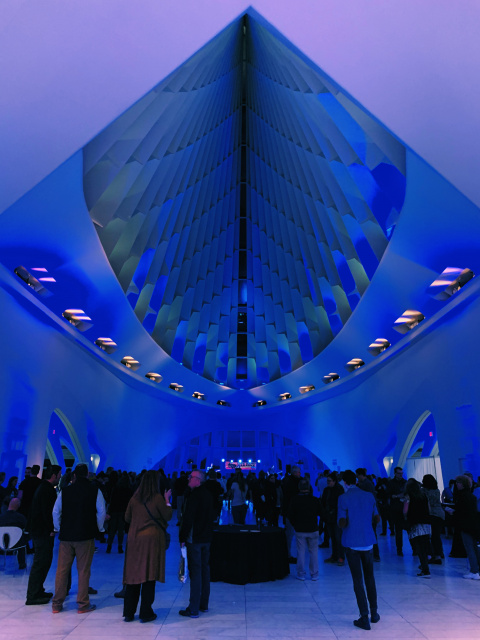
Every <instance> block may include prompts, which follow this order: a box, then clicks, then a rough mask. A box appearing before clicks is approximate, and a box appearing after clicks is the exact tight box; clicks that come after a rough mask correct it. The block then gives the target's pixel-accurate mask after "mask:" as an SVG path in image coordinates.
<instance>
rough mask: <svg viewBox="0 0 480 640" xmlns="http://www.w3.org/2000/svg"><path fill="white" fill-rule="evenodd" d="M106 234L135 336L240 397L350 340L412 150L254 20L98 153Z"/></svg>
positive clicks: (98, 145) (133, 111)
mask: <svg viewBox="0 0 480 640" xmlns="http://www.w3.org/2000/svg"><path fill="white" fill-rule="evenodd" d="M84 193H85V198H86V202H87V205H88V208H89V211H90V215H91V217H92V220H93V221H94V222H95V224H96V228H97V231H98V234H99V237H100V240H101V242H102V245H103V247H104V250H105V252H106V254H107V256H108V259H109V261H110V264H111V266H112V268H113V270H114V272H115V274H116V275H117V277H118V280H119V282H120V284H121V286H122V288H123V289H124V291H125V294H126V296H127V298H128V300H129V301H130V303H131V305H132V307H133V308H134V310H135V313H136V315H137V317H138V319H139V321H140V322H141V323H142V324H143V326H144V327H145V329H146V330H147V331H148V332H149V333H150V334H151V335H152V337H153V338H154V339H155V340H156V342H157V343H158V344H159V345H160V346H161V347H162V348H163V349H164V350H165V351H166V352H167V353H169V354H170V355H171V356H172V357H173V358H174V359H176V360H177V361H179V362H181V363H183V364H184V365H185V366H186V367H188V368H190V369H191V370H193V371H194V372H196V373H199V374H201V375H203V376H205V377H207V378H209V379H211V380H215V381H217V382H220V383H222V384H225V385H228V386H230V387H234V388H251V387H254V386H257V385H259V384H261V383H266V382H269V381H272V380H275V379H277V378H279V377H281V376H282V375H285V374H287V373H289V372H290V371H292V370H294V369H297V368H299V367H300V366H302V365H303V364H305V363H306V362H308V361H310V360H311V359H312V358H314V357H315V356H316V355H318V354H319V353H320V352H321V351H322V350H323V349H324V348H325V347H326V346H327V345H328V344H329V343H330V342H331V340H332V339H333V338H334V337H335V335H336V334H338V332H339V331H340V330H341V329H342V327H343V326H344V324H345V322H346V321H347V320H348V318H349V317H350V315H351V313H352V311H353V309H354V308H355V307H356V305H357V303H358V301H359V299H360V297H361V296H362V294H363V293H364V291H365V289H366V288H367V286H368V284H369V282H370V280H371V278H372V276H373V274H374V272H375V269H376V268H377V266H378V264H379V261H380V260H381V258H382V255H383V253H384V251H385V248H386V246H387V243H388V238H389V237H390V235H391V233H392V231H393V228H394V226H395V223H396V220H397V217H398V214H399V212H400V209H401V207H402V205H403V200H404V196H405V149H404V147H403V146H402V145H401V144H400V143H399V142H398V141H397V140H396V139H395V138H394V137H393V136H392V135H391V134H390V133H389V132H388V131H386V130H385V129H384V128H383V127H382V126H381V125H379V124H378V123H377V122H376V121H374V120H373V119H372V118H371V117H370V116H369V115H368V114H367V113H365V112H364V111H363V110H362V109H361V108H360V107H359V106H358V105H356V104H354V103H353V101H352V100H351V99H350V98H349V97H347V96H346V95H345V94H344V93H343V92H342V91H340V90H339V89H338V88H336V87H335V86H334V85H333V84H332V82H331V81H330V80H329V79H328V78H326V77H324V76H323V74H322V73H321V72H320V71H319V70H318V68H316V67H315V65H313V63H312V64H310V63H309V62H308V60H306V59H305V58H304V57H303V56H302V55H301V54H300V53H299V52H298V51H296V50H295V49H294V47H293V46H290V45H289V43H288V42H286V41H284V40H283V39H281V38H279V37H277V35H276V34H275V33H274V31H273V30H269V29H268V25H263V24H262V25H260V24H259V22H257V21H255V20H254V19H253V18H252V17H251V16H244V17H243V18H240V19H239V20H238V21H237V22H235V23H234V24H232V25H230V26H229V27H228V28H227V29H225V30H224V31H223V32H222V33H220V34H219V35H218V36H217V37H216V38H215V39H214V40H212V41H211V42H210V43H208V44H207V45H206V46H205V47H203V48H202V49H201V50H200V51H199V52H198V53H197V54H195V55H194V56H193V57H192V58H191V59H190V60H188V61H187V62H186V63H185V64H184V65H183V66H182V67H180V68H179V69H178V70H177V71H176V72H174V73H173V74H172V75H171V76H169V77H168V78H166V79H165V80H164V81H162V82H161V83H160V84H159V85H158V86H157V87H155V88H154V89H153V90H152V91H151V92H150V93H148V94H147V95H146V96H144V97H143V98H142V99H141V100H140V101H139V102H137V103H136V104H135V105H134V106H133V107H131V108H130V109H129V110H128V111H126V112H125V113H124V114H123V115H122V116H120V117H119V118H118V119H117V120H116V121H115V122H113V123H112V124H111V125H110V126H109V127H107V128H106V129H105V130H104V131H103V132H102V133H101V134H100V135H99V136H97V137H96V138H95V139H94V140H92V142H91V143H89V144H88V145H87V146H86V147H85V149H84Z"/></svg>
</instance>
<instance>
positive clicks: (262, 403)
mask: <svg viewBox="0 0 480 640" xmlns="http://www.w3.org/2000/svg"><path fill="white" fill-rule="evenodd" d="M266 404H267V401H266V400H257V401H256V402H254V403H253V404H252V407H264V406H265V405H266Z"/></svg>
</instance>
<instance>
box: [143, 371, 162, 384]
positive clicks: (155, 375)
mask: <svg viewBox="0 0 480 640" xmlns="http://www.w3.org/2000/svg"><path fill="white" fill-rule="evenodd" d="M145 378H148V379H149V380H151V381H152V382H161V381H162V380H163V378H162V376H161V375H160V374H159V373H155V372H153V371H149V372H148V373H146V374H145Z"/></svg>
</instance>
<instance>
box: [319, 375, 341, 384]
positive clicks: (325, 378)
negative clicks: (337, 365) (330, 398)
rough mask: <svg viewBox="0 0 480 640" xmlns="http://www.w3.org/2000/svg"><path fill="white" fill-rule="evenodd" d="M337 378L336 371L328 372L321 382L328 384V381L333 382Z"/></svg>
mask: <svg viewBox="0 0 480 640" xmlns="http://www.w3.org/2000/svg"><path fill="white" fill-rule="evenodd" d="M339 378H340V376H339V375H338V373H329V374H328V375H327V376H323V382H324V383H325V384H330V382H335V380H338V379H339Z"/></svg>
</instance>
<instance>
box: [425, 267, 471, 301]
mask: <svg viewBox="0 0 480 640" xmlns="http://www.w3.org/2000/svg"><path fill="white" fill-rule="evenodd" d="M474 276H475V274H474V273H473V271H472V270H471V269H458V268H455V267H448V268H447V269H445V270H444V271H442V273H441V274H440V275H439V276H438V278H437V279H436V280H435V281H434V282H432V284H431V285H430V286H429V287H428V289H427V292H428V294H429V295H430V296H432V298H435V299H436V300H448V298H450V297H451V296H453V295H454V294H455V293H457V291H460V289H461V288H462V287H463V286H465V285H466V284H467V282H469V281H470V280H471V279H472V278H473V277H474Z"/></svg>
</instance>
